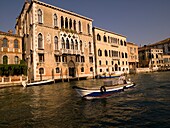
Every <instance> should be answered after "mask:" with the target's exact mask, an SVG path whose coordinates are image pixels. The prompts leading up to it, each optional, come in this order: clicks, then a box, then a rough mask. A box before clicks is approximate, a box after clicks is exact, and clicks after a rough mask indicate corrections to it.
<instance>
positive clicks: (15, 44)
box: [14, 39, 18, 48]
mask: <svg viewBox="0 0 170 128" xmlns="http://www.w3.org/2000/svg"><path fill="white" fill-rule="evenodd" d="M14 48H18V40H17V39H15V40H14Z"/></svg>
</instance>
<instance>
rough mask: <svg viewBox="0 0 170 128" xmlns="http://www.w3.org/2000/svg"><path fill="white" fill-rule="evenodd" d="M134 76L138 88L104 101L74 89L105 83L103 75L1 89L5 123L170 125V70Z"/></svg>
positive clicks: (61, 127)
mask: <svg viewBox="0 0 170 128" xmlns="http://www.w3.org/2000/svg"><path fill="white" fill-rule="evenodd" d="M129 77H130V78H131V79H132V80H133V81H134V82H135V83H136V85H137V86H136V87H134V88H132V89H128V90H126V91H124V92H120V93H116V94H115V95H113V97H111V98H108V99H98V100H83V99H81V98H80V96H79V95H78V94H77V93H76V92H75V90H73V89H72V86H74V85H78V86H101V85H102V80H97V79H90V80H83V81H74V82H70V83H66V82H65V83H56V84H52V85H45V86H33V87H27V88H25V89H24V88H22V87H12V88H4V89H0V128H168V127H170V72H155V73H145V74H136V75H130V76H129Z"/></svg>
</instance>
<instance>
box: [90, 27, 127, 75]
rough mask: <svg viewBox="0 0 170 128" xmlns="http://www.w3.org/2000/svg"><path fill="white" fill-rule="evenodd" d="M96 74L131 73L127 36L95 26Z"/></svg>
mask: <svg viewBox="0 0 170 128" xmlns="http://www.w3.org/2000/svg"><path fill="white" fill-rule="evenodd" d="M93 38H94V46H95V47H94V49H95V67H96V75H102V74H114V73H115V74H121V73H129V66H128V57H127V46H126V37H125V36H122V35H119V34H116V33H114V32H110V31H108V30H104V29H101V28H97V27H93Z"/></svg>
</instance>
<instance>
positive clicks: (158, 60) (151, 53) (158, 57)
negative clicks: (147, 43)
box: [138, 47, 163, 69]
mask: <svg viewBox="0 0 170 128" xmlns="http://www.w3.org/2000/svg"><path fill="white" fill-rule="evenodd" d="M138 51H139V66H140V67H149V68H151V69H158V68H160V67H161V66H163V49H160V48H151V47H141V48H139V49H138Z"/></svg>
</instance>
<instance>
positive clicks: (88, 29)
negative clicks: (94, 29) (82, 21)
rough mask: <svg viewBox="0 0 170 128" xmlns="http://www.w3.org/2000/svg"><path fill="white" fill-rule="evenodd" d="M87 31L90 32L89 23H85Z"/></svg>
mask: <svg viewBox="0 0 170 128" xmlns="http://www.w3.org/2000/svg"><path fill="white" fill-rule="evenodd" d="M87 31H88V34H90V24H87Z"/></svg>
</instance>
